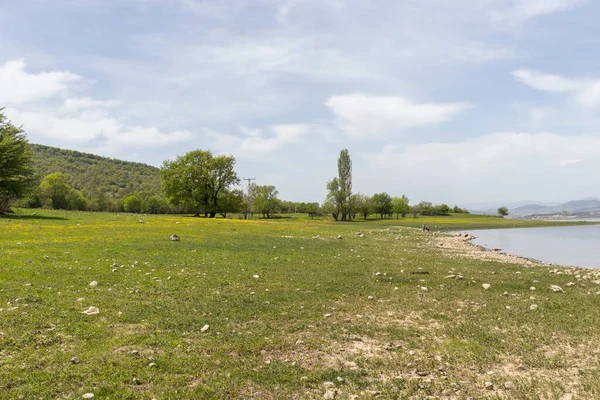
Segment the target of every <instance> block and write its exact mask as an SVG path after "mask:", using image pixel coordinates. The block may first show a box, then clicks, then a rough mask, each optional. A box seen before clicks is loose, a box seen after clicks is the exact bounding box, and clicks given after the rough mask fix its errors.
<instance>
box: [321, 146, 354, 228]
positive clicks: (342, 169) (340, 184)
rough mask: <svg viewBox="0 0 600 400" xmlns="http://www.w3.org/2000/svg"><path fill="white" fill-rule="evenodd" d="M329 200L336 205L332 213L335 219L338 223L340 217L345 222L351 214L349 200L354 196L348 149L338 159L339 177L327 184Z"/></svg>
mask: <svg viewBox="0 0 600 400" xmlns="http://www.w3.org/2000/svg"><path fill="white" fill-rule="evenodd" d="M327 190H328V191H329V193H328V194H327V199H331V200H332V201H333V202H334V204H335V206H336V207H335V210H333V211H332V215H333V218H334V219H335V220H336V221H337V220H338V219H339V218H340V216H341V219H342V221H345V220H346V218H347V216H348V213H349V205H348V200H349V198H350V196H351V195H352V160H350V154H349V153H348V150H347V149H344V150H342V151H341V152H340V156H339V157H338V176H337V177H336V178H333V179H332V180H330V181H329V182H327Z"/></svg>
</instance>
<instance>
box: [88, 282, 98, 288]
mask: <svg viewBox="0 0 600 400" xmlns="http://www.w3.org/2000/svg"><path fill="white" fill-rule="evenodd" d="M97 286H98V282H97V281H91V282H90V287H92V288H95V287H97Z"/></svg>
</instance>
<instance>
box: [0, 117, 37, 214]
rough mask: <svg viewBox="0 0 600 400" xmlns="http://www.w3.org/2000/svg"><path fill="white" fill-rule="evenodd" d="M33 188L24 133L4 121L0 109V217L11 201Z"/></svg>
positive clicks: (31, 159) (31, 167) (28, 148)
mask: <svg viewBox="0 0 600 400" xmlns="http://www.w3.org/2000/svg"><path fill="white" fill-rule="evenodd" d="M34 186H35V176H34V173H33V155H32V152H31V148H30V146H29V142H28V141H27V138H26V136H25V133H24V132H23V130H22V129H21V128H17V127H15V126H14V125H12V124H11V123H10V121H7V120H6V117H5V116H4V114H3V113H2V109H0V215H3V214H5V213H6V212H8V211H9V209H10V204H11V202H12V201H13V200H16V199H18V198H22V197H24V196H26V195H27V194H29V193H30V192H31V191H32V189H33V188H34Z"/></svg>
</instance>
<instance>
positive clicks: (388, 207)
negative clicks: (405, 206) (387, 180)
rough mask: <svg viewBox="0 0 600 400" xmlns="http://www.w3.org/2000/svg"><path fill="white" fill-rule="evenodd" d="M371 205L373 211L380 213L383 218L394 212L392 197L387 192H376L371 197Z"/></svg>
mask: <svg viewBox="0 0 600 400" xmlns="http://www.w3.org/2000/svg"><path fill="white" fill-rule="evenodd" d="M371 205H372V207H373V211H375V213H377V214H379V215H380V216H381V218H382V219H383V218H384V216H385V215H389V214H391V212H392V198H391V197H390V195H389V194H387V193H385V192H383V193H375V194H374V195H373V197H371Z"/></svg>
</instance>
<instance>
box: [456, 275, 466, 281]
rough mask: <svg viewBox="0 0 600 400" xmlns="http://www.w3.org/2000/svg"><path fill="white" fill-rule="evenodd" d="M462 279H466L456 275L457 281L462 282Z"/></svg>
mask: <svg viewBox="0 0 600 400" xmlns="http://www.w3.org/2000/svg"><path fill="white" fill-rule="evenodd" d="M461 279H465V277H464V276H462V275H460V274H458V275H456V280H459V281H460V280H461Z"/></svg>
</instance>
